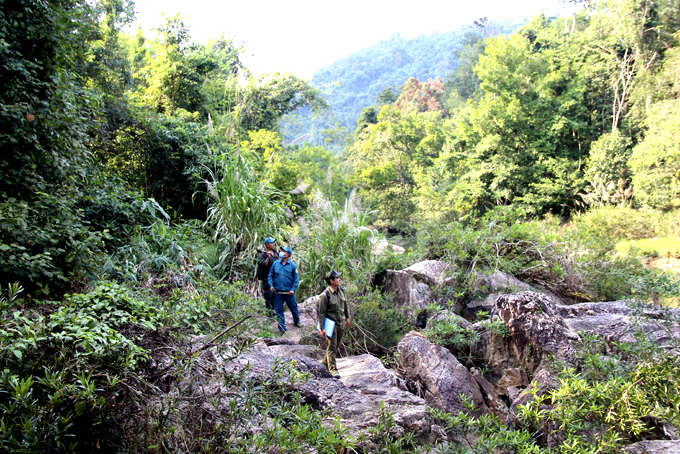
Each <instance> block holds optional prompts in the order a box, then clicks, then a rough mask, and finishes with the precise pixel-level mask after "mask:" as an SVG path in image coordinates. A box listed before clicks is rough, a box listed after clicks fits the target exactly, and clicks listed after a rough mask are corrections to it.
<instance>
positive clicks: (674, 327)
mask: <svg viewBox="0 0 680 454" xmlns="http://www.w3.org/2000/svg"><path fill="white" fill-rule="evenodd" d="M556 307H557V313H558V315H559V316H560V317H562V318H563V320H564V322H565V324H566V325H567V326H568V327H569V328H570V329H571V330H573V331H575V332H584V333H592V334H597V335H599V336H601V337H602V338H603V339H605V340H606V341H609V342H629V343H630V342H635V336H636V334H637V333H639V332H643V333H644V335H645V338H647V339H649V340H651V341H652V342H653V343H654V344H656V345H658V346H660V347H663V348H667V349H669V348H673V347H674V346H675V345H677V342H678V340H680V326H678V324H677V323H673V322H669V320H673V319H675V320H677V319H678V318H680V317H679V314H678V311H677V310H675V309H670V308H658V307H655V306H652V305H649V304H644V303H635V302H627V301H611V302H603V303H581V304H573V305H570V306H561V305H558V306H556Z"/></svg>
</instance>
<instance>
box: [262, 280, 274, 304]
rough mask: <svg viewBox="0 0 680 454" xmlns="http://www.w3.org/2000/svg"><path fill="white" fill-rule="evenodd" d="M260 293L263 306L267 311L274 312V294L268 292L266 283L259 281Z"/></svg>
mask: <svg viewBox="0 0 680 454" xmlns="http://www.w3.org/2000/svg"><path fill="white" fill-rule="evenodd" d="M260 292H262V298H264V304H265V306H267V309H270V310H274V294H273V293H272V292H270V291H269V283H268V282H267V281H260Z"/></svg>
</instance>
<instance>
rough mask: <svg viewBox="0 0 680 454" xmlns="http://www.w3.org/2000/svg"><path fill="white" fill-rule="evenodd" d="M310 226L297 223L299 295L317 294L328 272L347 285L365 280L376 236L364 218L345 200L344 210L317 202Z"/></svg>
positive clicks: (326, 201)
mask: <svg viewBox="0 0 680 454" xmlns="http://www.w3.org/2000/svg"><path fill="white" fill-rule="evenodd" d="M310 213H311V214H310V220H309V222H310V224H311V226H309V227H308V224H307V221H305V220H304V219H303V220H301V221H300V222H301V229H300V233H299V236H297V237H292V238H291V240H292V241H293V242H295V243H297V244H299V245H300V246H299V250H298V252H297V256H298V257H299V258H298V260H299V262H298V264H299V265H300V270H301V273H302V274H303V276H304V280H303V281H302V282H301V283H300V293H301V294H318V293H320V292H321V291H322V290H323V289H324V288H325V287H326V285H325V280H324V276H325V275H326V274H327V273H328V272H329V271H330V270H331V269H335V270H337V271H340V272H343V273H345V278H346V279H347V280H348V281H351V280H356V279H361V280H363V279H364V278H365V273H367V272H370V270H371V269H372V268H373V264H374V261H375V256H374V254H373V240H374V239H375V238H376V237H377V233H376V232H375V231H374V230H372V229H371V228H369V227H368V216H367V214H366V213H365V212H363V211H361V209H360V208H359V207H358V206H357V204H356V199H355V198H353V197H352V198H349V199H346V201H345V205H344V207H340V206H339V205H338V204H337V203H336V202H334V201H328V200H325V199H321V200H317V201H316V202H315V203H313V205H312V206H311V208H310Z"/></svg>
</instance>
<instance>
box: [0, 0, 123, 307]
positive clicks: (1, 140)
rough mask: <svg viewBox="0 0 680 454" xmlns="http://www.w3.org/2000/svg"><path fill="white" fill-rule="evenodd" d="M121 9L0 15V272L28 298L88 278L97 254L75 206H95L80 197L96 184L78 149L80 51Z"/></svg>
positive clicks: (85, 126) (73, 6)
mask: <svg viewBox="0 0 680 454" xmlns="http://www.w3.org/2000/svg"><path fill="white" fill-rule="evenodd" d="M109 7H110V9H107V8H109ZM117 8H118V9H117ZM122 10H124V11H128V10H129V5H127V4H126V3H122V2H121V3H120V4H116V3H114V2H110V3H107V2H103V3H89V2H84V1H79V0H71V1H59V2H56V1H31V0H29V1H22V2H15V1H11V2H5V4H4V5H3V9H2V12H1V13H0V43H2V45H0V56H1V58H0V60H1V61H2V62H3V63H2V64H3V77H1V78H0V148H1V149H2V150H4V151H3V153H2V157H0V200H1V202H0V218H1V219H0V220H1V222H0V226H1V227H0V244H1V246H0V272H1V273H2V275H3V277H4V278H5V279H7V280H9V281H19V282H20V283H21V284H22V285H23V286H24V287H25V288H27V289H28V290H29V291H31V292H33V291H35V292H36V293H42V294H48V293H52V292H54V291H55V290H56V291H61V290H64V289H66V288H68V287H69V286H70V285H71V283H72V281H78V280H84V279H87V278H89V277H90V276H92V273H93V271H94V266H95V265H96V259H97V254H98V253H99V252H101V251H102V242H103V240H104V238H105V235H103V234H102V233H101V232H94V231H93V229H92V228H91V226H90V225H89V222H88V220H87V219H86V213H87V212H91V211H92V210H89V211H88V210H86V209H84V208H83V206H82V205H83V204H97V203H100V202H101V200H100V199H98V198H94V199H89V200H86V198H85V197H84V196H83V192H84V191H83V189H84V188H85V187H88V186H92V185H93V184H94V183H95V182H96V181H97V173H96V171H95V169H92V168H91V166H90V163H91V154H90V153H89V151H88V144H89V137H90V134H91V132H92V129H91V128H92V126H93V125H94V124H95V123H96V122H97V121H98V120H99V113H100V111H99V110H98V102H97V101H98V97H97V95H96V93H95V90H91V89H90V88H89V86H88V82H89V80H88V78H87V75H88V71H87V68H88V67H89V68H92V66H91V65H90V63H91V62H90V59H89V57H88V51H89V49H90V45H92V44H93V43H96V41H98V40H101V39H102V34H101V28H100V26H99V23H98V18H99V17H101V16H105V17H106V19H107V20H109V21H113V23H116V21H118V20H123V19H126V17H125V16H124V15H122V16H121V14H118V13H116V14H114V11H118V12H120V11H122ZM107 12H110V14H109V15H106V14H105V13H107ZM110 29H115V26H113V25H112V26H111V27H109V30H110Z"/></svg>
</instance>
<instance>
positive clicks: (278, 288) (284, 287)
mask: <svg viewBox="0 0 680 454" xmlns="http://www.w3.org/2000/svg"><path fill="white" fill-rule="evenodd" d="M291 255H293V250H292V249H291V248H290V247H288V246H285V247H284V248H282V249H281V252H279V257H280V259H279V260H277V261H275V262H274V264H273V265H272V267H271V269H270V270H269V291H271V292H273V294H274V310H275V311H276V318H277V319H278V321H279V334H281V335H283V334H285V332H286V318H285V316H284V315H283V303H284V302H285V303H286V304H287V305H288V309H290V312H291V313H292V314H293V323H295V326H298V327H299V326H300V313H299V312H298V306H297V301H296V300H295V290H297V288H298V285H300V275H299V274H298V269H297V265H296V264H295V263H293V262H292V261H291V260H290V256H291Z"/></svg>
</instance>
